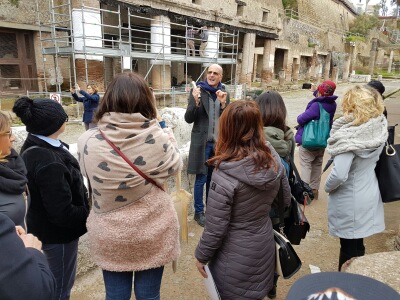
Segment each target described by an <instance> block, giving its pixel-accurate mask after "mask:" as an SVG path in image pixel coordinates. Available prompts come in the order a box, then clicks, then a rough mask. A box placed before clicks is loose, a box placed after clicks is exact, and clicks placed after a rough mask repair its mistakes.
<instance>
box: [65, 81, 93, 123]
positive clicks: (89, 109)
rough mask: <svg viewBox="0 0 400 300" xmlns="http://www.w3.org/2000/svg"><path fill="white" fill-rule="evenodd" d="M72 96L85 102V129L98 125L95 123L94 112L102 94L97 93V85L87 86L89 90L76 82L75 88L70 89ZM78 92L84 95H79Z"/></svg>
mask: <svg viewBox="0 0 400 300" xmlns="http://www.w3.org/2000/svg"><path fill="white" fill-rule="evenodd" d="M70 91H71V94H72V97H74V99H75V100H76V101H78V102H82V103H83V120H82V121H83V123H84V124H85V130H88V129H90V128H94V127H96V124H95V123H93V121H92V119H93V114H94V112H95V111H96V109H97V107H98V106H99V102H100V96H99V94H97V87H96V86H95V85H94V84H90V85H88V86H87V92H85V91H83V90H81V89H80V87H79V85H78V84H76V85H75V88H71V89H70ZM76 93H80V94H81V95H82V96H83V97H78V95H77V94H76Z"/></svg>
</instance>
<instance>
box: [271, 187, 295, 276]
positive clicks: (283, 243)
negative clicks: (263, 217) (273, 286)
mask: <svg viewBox="0 0 400 300" xmlns="http://www.w3.org/2000/svg"><path fill="white" fill-rule="evenodd" d="M295 202H296V201H295ZM278 209H279V214H280V216H279V217H280V220H281V223H280V224H279V228H278V230H279V231H277V230H275V229H273V230H274V240H275V249H276V252H275V259H276V263H275V271H276V273H278V274H279V275H280V276H282V277H283V278H285V279H287V278H290V277H292V276H293V275H294V274H295V273H296V272H297V271H298V270H300V268H301V260H300V259H299V257H298V256H297V253H296V251H294V249H293V247H292V245H291V244H290V241H289V240H288V239H287V238H286V236H285V232H284V230H285V225H284V223H283V210H284V207H283V188H282V181H281V185H280V187H279V191H278Z"/></svg>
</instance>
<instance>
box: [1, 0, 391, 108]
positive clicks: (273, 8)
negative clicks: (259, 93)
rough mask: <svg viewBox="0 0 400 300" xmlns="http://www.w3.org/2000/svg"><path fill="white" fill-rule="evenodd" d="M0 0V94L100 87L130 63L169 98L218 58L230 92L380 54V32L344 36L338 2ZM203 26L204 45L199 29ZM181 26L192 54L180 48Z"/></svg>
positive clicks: (336, 69) (346, 13) (345, 69)
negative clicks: (293, 5) (360, 38)
mask: <svg viewBox="0 0 400 300" xmlns="http://www.w3.org/2000/svg"><path fill="white" fill-rule="evenodd" d="M0 2H1V5H2V10H1V11H0V20H2V21H0V26H1V29H0V37H1V38H2V40H4V41H5V43H4V44H3V46H2V47H1V48H2V50H0V71H1V74H2V77H1V80H0V92H2V94H12V93H19V94H21V93H25V92H27V93H41V94H43V93H45V94H49V93H55V92H56V93H61V94H62V95H64V96H69V93H68V90H69V88H70V87H71V86H73V85H74V84H75V83H78V84H79V85H80V86H81V87H82V88H86V85H87V84H88V83H95V84H97V85H98V87H99V90H100V91H104V90H105V88H106V87H107V84H108V83H109V82H110V81H111V79H112V78H113V76H114V75H115V74H116V73H118V72H121V71H124V70H134V71H137V72H139V73H141V74H142V75H143V76H144V77H145V78H146V80H147V81H148V82H149V84H150V85H151V86H152V87H153V88H154V89H155V91H156V94H157V95H158V98H160V97H161V98H162V99H164V101H165V99H166V97H167V98H168V99H169V100H170V101H171V100H172V104H173V103H174V100H175V97H179V95H185V93H187V89H188V86H189V85H188V83H190V81H192V80H198V79H201V78H202V76H203V75H204V71H205V68H206V67H207V66H208V65H210V64H212V63H218V64H221V65H222V66H223V69H224V79H223V81H224V83H225V84H226V85H227V87H228V88H229V89H231V92H232V93H233V95H234V96H235V98H239V97H241V95H242V94H241V91H242V90H243V87H246V86H247V87H249V86H251V84H252V82H254V81H260V82H261V84H262V87H264V88H266V87H268V86H270V85H271V82H272V80H274V79H279V82H280V84H285V83H296V82H298V81H299V80H304V81H309V80H313V81H319V80H321V78H325V79H327V78H331V79H332V80H335V81H336V80H338V79H339V78H340V79H344V80H346V79H347V78H348V77H349V74H350V73H351V72H352V71H353V70H355V69H356V68H357V67H365V68H371V65H372V69H373V65H374V64H375V61H376V59H383V58H384V57H385V55H386V56H388V55H387V53H386V52H385V50H383V49H379V48H378V47H377V45H378V44H381V43H378V42H377V41H378V38H379V37H378V38H377V37H373V38H368V39H367V41H366V43H361V42H359V43H349V42H346V35H348V34H349V33H348V26H349V23H350V22H351V21H352V20H353V19H354V18H355V16H356V12H355V10H354V8H353V6H352V5H351V4H350V3H349V2H348V1H347V0H339V1H333V0H309V1H297V6H298V7H297V10H296V11H294V10H285V9H284V7H283V4H282V1H280V0H271V1H263V0H251V1H250V0H246V1H239V0H221V1H213V0H155V1H151V2H144V1H141V0H126V1H116V0H101V1H98V0H67V1H58V0H36V1H30V0H20V1H19V2H18V7H16V6H14V5H12V4H11V3H10V1H8V0H0ZM203 26H207V30H208V38H207V43H206V44H202V43H203V41H202V40H201V38H200V35H199V33H200V30H202V28H203ZM189 30H194V37H193V43H194V46H195V51H194V55H193V53H192V52H190V51H187V50H188V48H189V46H188V41H189V43H191V41H190V40H191V39H192V38H190V39H188V38H187V32H188V31H189ZM6 42H7V43H6ZM371 44H372V48H371ZM200 47H204V48H205V49H204V53H202V55H201V56H200V51H199V50H200ZM17 49H18V50H17ZM370 57H373V59H369V58H370ZM244 85H246V86H244Z"/></svg>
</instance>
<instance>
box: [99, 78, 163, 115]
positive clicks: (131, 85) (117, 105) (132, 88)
mask: <svg viewBox="0 0 400 300" xmlns="http://www.w3.org/2000/svg"><path fill="white" fill-rule="evenodd" d="M108 112H118V113H128V114H132V113H141V114H142V115H143V116H144V117H146V118H148V119H154V118H156V117H157V111H156V107H155V105H154V100H153V93H152V92H151V90H150V88H149V87H148V85H147V83H146V81H144V79H143V77H142V76H141V75H139V74H137V73H134V72H124V73H120V74H118V75H117V76H115V77H114V79H113V80H112V81H111V83H110V84H109V86H108V87H107V90H106V92H105V94H104V96H103V100H102V101H101V102H100V105H99V109H98V111H97V112H96V115H95V121H96V122H97V121H99V120H100V119H101V117H102V116H103V115H104V114H105V113H108Z"/></svg>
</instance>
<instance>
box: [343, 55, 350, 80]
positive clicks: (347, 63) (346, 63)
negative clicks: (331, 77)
mask: <svg viewBox="0 0 400 300" xmlns="http://www.w3.org/2000/svg"><path fill="white" fill-rule="evenodd" d="M350 63H351V55H350V53H346V56H345V58H344V66H343V81H344V82H347V81H348V80H349V74H350Z"/></svg>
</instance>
